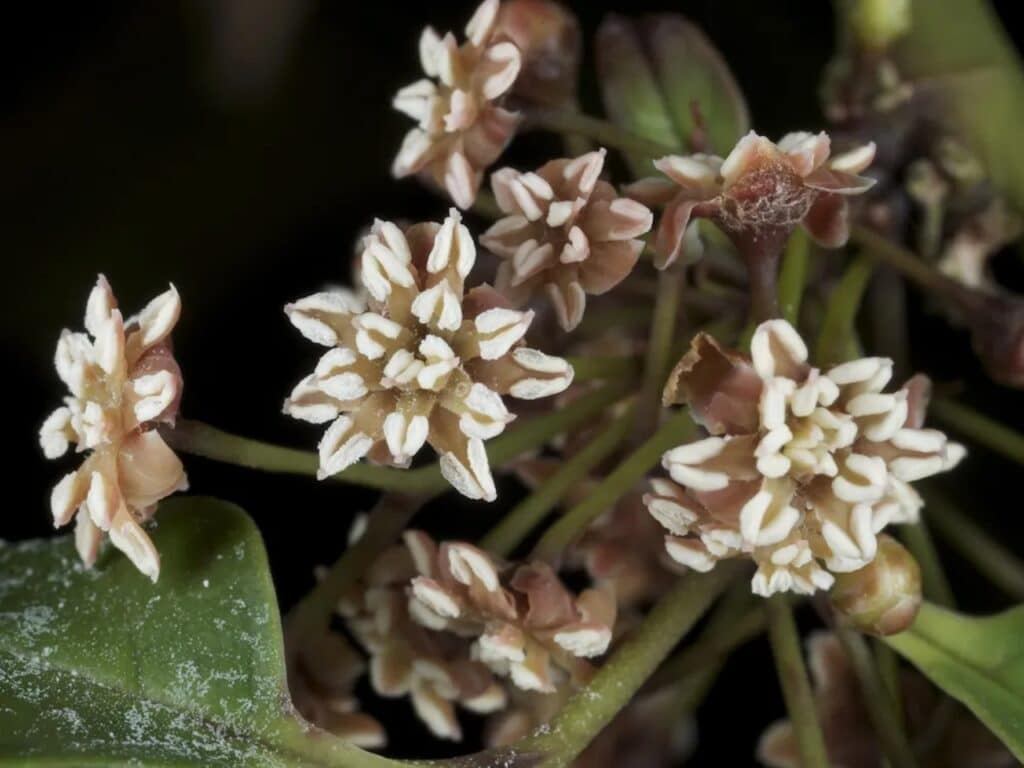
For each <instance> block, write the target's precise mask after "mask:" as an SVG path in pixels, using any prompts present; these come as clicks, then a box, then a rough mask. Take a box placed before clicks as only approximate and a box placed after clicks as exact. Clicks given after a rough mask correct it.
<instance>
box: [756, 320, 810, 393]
mask: <svg viewBox="0 0 1024 768" xmlns="http://www.w3.org/2000/svg"><path fill="white" fill-rule="evenodd" d="M773 341H774V342H775V343H776V344H778V345H779V346H781V347H782V348H783V349H784V350H785V351H786V352H788V353H789V355H790V356H791V357H792V358H793V360H795V361H796V362H797V363H804V362H806V361H807V345H806V344H804V340H803V339H802V338H800V334H799V333H797V331H796V329H795V328H794V327H793V326H791V325H790V324H789V323H787V322H786V321H785V320H768V321H766V322H763V323H761V324H760V325H759V326H758V327H757V330H756V331H754V335H753V337H752V338H751V340H750V358H751V361H752V363H753V365H754V370H755V371H757V374H758V375H759V376H760V377H761V378H762V379H770V378H772V377H773V376H775V375H776V370H777V361H776V359H775V351H774V350H773V349H772V342H773Z"/></svg>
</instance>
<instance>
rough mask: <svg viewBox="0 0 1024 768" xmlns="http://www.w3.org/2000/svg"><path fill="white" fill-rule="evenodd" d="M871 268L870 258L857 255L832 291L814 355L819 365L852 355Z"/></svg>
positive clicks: (829, 363)
mask: <svg viewBox="0 0 1024 768" xmlns="http://www.w3.org/2000/svg"><path fill="white" fill-rule="evenodd" d="M871 270H872V264H871V261H870V260H868V259H866V258H864V257H858V258H856V259H854V260H853V262H851V263H850V266H848V267H847V268H846V272H844V273H843V278H842V280H840V281H839V285H837V286H836V287H835V290H833V291H832V295H831V297H829V302H828V308H827V309H826V311H825V318H824V320H822V323H821V331H820V333H819V334H818V343H817V345H816V347H815V353H814V359H815V361H816V362H817V364H818V365H823V366H824V365H831V364H834V363H838V362H841V361H842V360H845V359H848V358H849V357H851V355H850V352H851V345H852V341H853V340H854V339H855V337H856V331H855V329H854V323H855V322H856V320H857V312H858V311H859V310H860V304H861V299H863V298H864V289H865V288H867V285H868V280H869V278H870V277H871Z"/></svg>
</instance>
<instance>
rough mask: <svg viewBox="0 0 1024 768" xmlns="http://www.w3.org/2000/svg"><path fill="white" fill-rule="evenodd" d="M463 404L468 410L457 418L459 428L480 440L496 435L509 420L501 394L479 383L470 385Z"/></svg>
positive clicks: (503, 428)
mask: <svg viewBox="0 0 1024 768" xmlns="http://www.w3.org/2000/svg"><path fill="white" fill-rule="evenodd" d="M464 405H465V407H466V408H467V409H468V411H467V412H466V413H464V414H463V415H462V417H461V418H460V419H459V429H461V430H462V433H463V434H464V435H466V436H468V437H475V438H478V439H480V440H489V439H490V438H492V437H497V436H498V435H500V434H501V433H502V432H503V431H504V430H505V425H506V424H507V423H508V422H509V421H510V420H511V416H510V415H509V412H508V409H507V408H505V403H504V402H502V399H501V395H499V394H498V393H497V392H495V391H494V390H492V389H489V388H487V387H486V386H484V385H483V384H480V383H476V384H473V386H472V387H470V390H469V394H468V395H466V399H465V401H464Z"/></svg>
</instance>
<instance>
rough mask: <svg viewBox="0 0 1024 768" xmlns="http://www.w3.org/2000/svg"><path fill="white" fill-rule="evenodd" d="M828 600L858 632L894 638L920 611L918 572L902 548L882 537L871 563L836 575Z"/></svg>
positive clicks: (914, 561)
mask: <svg viewBox="0 0 1024 768" xmlns="http://www.w3.org/2000/svg"><path fill="white" fill-rule="evenodd" d="M831 598H832V605H833V606H834V607H835V609H836V611H837V612H838V613H839V614H840V615H841V616H842V617H843V618H844V619H845V620H846V621H847V622H848V623H850V624H851V625H853V626H854V627H856V628H857V629H859V630H860V631H862V632H867V633H868V634H872V635H879V636H882V637H884V636H887V635H895V634H896V633H898V632H902V631H903V630H905V629H907V628H908V627H910V625H911V624H913V623H914V619H915V618H916V617H917V611H918V609H919V608H920V607H921V569H920V568H919V567H918V565H917V561H916V560H915V559H914V557H913V555H911V554H910V553H909V552H908V551H907V550H906V549H905V548H904V547H903V545H902V544H900V543H899V542H898V541H896V539H894V538H892V537H891V536H887V535H885V534H883V535H881V536H879V537H878V554H877V555H876V556H875V559H874V560H872V561H871V562H870V563H868V565H866V566H864V567H863V568H861V569H860V570H857V571H853V572H852V573H841V574H837V575H836V581H835V585H834V586H833V587H832V592H831Z"/></svg>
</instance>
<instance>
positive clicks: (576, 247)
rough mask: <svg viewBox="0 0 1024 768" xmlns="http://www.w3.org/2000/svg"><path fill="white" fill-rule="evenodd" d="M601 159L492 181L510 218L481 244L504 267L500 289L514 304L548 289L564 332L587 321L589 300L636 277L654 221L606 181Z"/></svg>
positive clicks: (503, 174) (554, 164)
mask: <svg viewBox="0 0 1024 768" xmlns="http://www.w3.org/2000/svg"><path fill="white" fill-rule="evenodd" d="M604 157H605V152H604V150H603V149H602V150H599V151H596V152H589V153H587V154H585V155H582V156H580V157H577V158H574V159H560V160H552V161H550V162H548V163H545V164H544V165H543V166H541V167H540V168H538V169H537V170H536V171H533V172H530V173H520V172H519V171H516V170H514V169H513V168H502V169H501V170H499V171H495V173H494V174H493V175H492V176H491V187H492V189H493V190H494V197H495V199H496V200H497V201H498V206H499V207H500V208H501V210H502V211H503V212H504V213H506V214H508V215H507V216H505V217H504V218H502V219H500V220H498V221H497V222H496V223H495V224H494V225H493V226H492V227H491V228H490V229H488V230H487V232H485V233H484V234H483V236H482V237H481V238H480V242H481V243H482V244H483V245H484V246H485V247H487V248H488V249H489V250H491V251H493V252H494V253H495V254H497V255H498V256H500V257H502V258H503V259H504V260H505V261H504V262H503V263H502V265H501V267H500V268H499V270H498V276H497V279H496V281H495V284H496V287H497V288H498V290H500V291H501V292H502V293H503V294H505V295H506V296H507V297H508V298H509V299H510V300H511V301H512V302H513V303H515V304H523V303H525V302H526V301H527V299H529V298H530V296H531V295H532V294H533V293H534V292H535V291H537V290H538V289H541V288H543V290H544V292H545V293H546V294H547V296H548V297H549V299H550V300H551V303H552V305H553V306H554V308H555V313H556V315H557V316H558V321H559V323H560V324H561V326H562V328H563V329H564V330H566V331H571V330H572V329H574V328H575V327H576V326H577V325H579V323H580V320H582V319H583V310H584V309H585V307H586V299H587V294H588V293H590V294H602V293H605V292H607V291H610V290H611V289H612V288H614V287H615V286H616V285H618V284H619V283H620V282H622V280H623V279H624V278H625V277H626V275H628V274H629V273H630V271H632V269H633V266H634V265H635V264H636V261H637V258H638V257H639V256H640V252H641V251H642V250H643V249H644V243H643V241H642V240H639V239H638V238H639V237H640V236H641V235H643V234H645V233H646V232H647V231H648V230H650V228H651V224H652V222H653V216H652V214H651V212H650V211H649V210H647V208H645V207H644V206H643V205H641V204H640V203H638V202H636V201H634V200H630V199H628V198H624V197H619V196H618V195H617V194H616V192H615V188H614V187H613V186H612V185H611V184H609V183H608V182H606V181H601V179H600V176H601V171H602V169H603V168H604Z"/></svg>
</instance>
